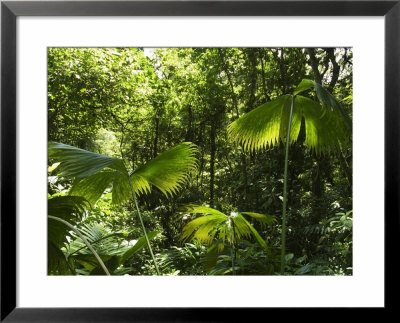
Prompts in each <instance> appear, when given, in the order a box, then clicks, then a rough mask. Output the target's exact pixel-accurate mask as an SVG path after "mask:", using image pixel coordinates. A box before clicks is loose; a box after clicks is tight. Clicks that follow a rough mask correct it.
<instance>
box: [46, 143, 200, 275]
mask: <svg viewBox="0 0 400 323" xmlns="http://www.w3.org/2000/svg"><path fill="white" fill-rule="evenodd" d="M195 153H196V148H195V145H193V144H192V143H189V142H184V143H181V144H179V145H177V146H175V147H173V148H171V149H170V150H168V151H166V152H164V153H162V154H160V155H158V156H157V157H156V158H154V159H153V160H151V161H149V162H148V163H147V164H145V165H143V166H141V167H139V168H138V169H136V170H134V171H133V172H128V170H127V169H126V167H125V164H124V162H123V160H122V159H118V158H112V157H108V156H104V155H100V154H96V153H93V152H90V151H86V150H83V149H80V148H76V147H72V146H68V145H65V144H61V143H55V142H50V143H49V157H50V158H54V159H55V160H56V161H57V162H59V165H58V166H57V168H56V171H57V172H58V174H59V175H61V176H66V177H70V178H73V179H74V180H75V181H74V183H73V185H72V188H71V190H70V194H73V195H81V196H84V197H85V198H86V199H87V200H88V201H89V202H90V203H91V204H92V205H93V204H95V203H96V201H97V200H98V199H99V198H100V197H101V195H102V194H103V192H104V191H105V190H106V189H107V188H108V187H112V201H113V203H115V204H120V203H123V202H126V201H127V200H129V199H131V198H133V200H134V201H135V205H136V208H137V212H138V217H139V220H140V223H141V225H142V229H143V232H144V236H145V239H146V241H147V244H148V247H149V251H150V254H151V256H152V258H153V261H154V264H155V266H156V270H157V272H158V273H160V272H159V270H158V267H157V263H156V261H155V258H154V255H153V251H152V249H151V246H150V241H149V239H148V236H147V233H146V229H145V227H144V224H143V221H142V217H141V214H140V210H139V207H138V205H137V201H136V196H135V195H136V194H141V193H145V192H149V191H150V185H151V184H152V185H154V186H156V187H157V188H159V189H160V190H161V191H162V192H163V193H164V194H165V195H167V196H168V195H172V194H174V193H176V192H177V191H178V189H179V188H181V186H182V184H183V183H184V182H185V180H186V178H187V175H188V174H189V172H190V171H192V170H193V169H194V168H195V167H196V157H195Z"/></svg>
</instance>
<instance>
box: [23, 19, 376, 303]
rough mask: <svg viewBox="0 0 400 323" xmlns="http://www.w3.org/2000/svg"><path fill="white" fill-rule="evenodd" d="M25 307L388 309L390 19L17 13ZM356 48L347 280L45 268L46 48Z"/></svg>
mask: <svg viewBox="0 0 400 323" xmlns="http://www.w3.org/2000/svg"><path fill="white" fill-rule="evenodd" d="M17 26H18V27H17V28H18V70H17V73H18V126H17V127H18V132H17V133H18V138H17V140H18V141H17V142H18V178H17V180H18V189H19V192H18V216H17V225H18V239H17V240H18V241H17V247H18V273H17V277H18V303H17V305H18V306H19V307H52V306H55V307H92V306H98V307H109V306H110V307H112V306H115V307H147V306H151V307H152V306H161V307H163V306H166V307H170V306H175V307H187V306H218V307H220V306H224V307H225V306H227V307H229V306H234V307H236V306H249V307H276V306H285V307H287V306H289V307H292V306H293V307H302V306H349V307H353V306H383V305H384V304H383V292H384V290H383V285H384V280H383V273H384V271H383V270H384V267H383V260H384V258H383V250H384V249H383V247H384V244H383V238H384V235H383V230H384V206H383V205H384V202H383V201H384V185H383V183H384V182H383V179H384V176H383V171H384V163H383V156H384V72H383V68H384V40H383V39H384V37H383V36H384V19H383V18H381V17H379V18H369V17H360V18H305V17H301V18H280V17H261V18H260V17H257V18H253V17H252V18H246V17H244V18H236V17H227V18H183V17H178V18H169V17H163V18H147V17H143V18H65V17H64V18H59V17H57V18H54V17H52V18H40V17H18V25H17ZM51 46H63V47H69V46H81V47H89V46H95V47H106V46H123V47H183V46H196V47H201V46H207V47H217V46H223V47H246V46H249V47H275V46H279V47H307V46H309V47H311V46H313V47H327V46H334V47H345V46H346V47H347V46H352V47H353V48H354V111H353V119H354V128H353V131H354V132H353V139H354V141H353V144H354V150H353V155H354V159H353V161H354V164H353V169H354V170H353V172H354V173H353V174H354V187H353V189H354V258H353V261H354V263H353V268H354V274H353V276H347V277H306V276H304V277H277V276H256V277H254V276H253V277H251V276H244V277H243V276H242V277H239V276H236V277H171V276H164V277H140V276H129V277H127V276H122V277H117V276H114V277H83V276H81V277H54V276H53V277H49V276H47V275H46V272H47V267H46V264H47V258H46V252H47V232H46V228H47V220H46V219H47V217H46V215H47V214H46V213H47V212H46V208H47V103H46V97H47V83H46V82H47V61H46V59H47V57H46V55H47V47H51Z"/></svg>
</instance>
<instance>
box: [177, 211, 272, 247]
mask: <svg viewBox="0 0 400 323" xmlns="http://www.w3.org/2000/svg"><path fill="white" fill-rule="evenodd" d="M185 212H186V213H192V214H207V215H203V216H200V217H198V218H196V219H194V220H192V221H190V222H189V223H187V224H186V225H185V226H184V227H183V229H182V236H181V239H182V240H184V241H186V240H189V239H197V240H199V241H201V242H202V243H205V244H208V245H209V244H211V243H212V241H213V240H214V238H216V237H218V239H219V240H220V241H221V242H222V243H224V242H225V241H227V242H228V243H234V242H235V241H236V240H237V239H240V238H241V237H246V238H248V237H250V236H254V237H255V239H256V240H257V242H258V243H259V244H260V245H261V246H262V247H263V248H267V245H266V242H265V241H264V240H263V239H262V238H261V236H260V235H259V234H258V232H257V231H256V230H255V229H254V227H253V226H252V225H251V224H250V223H249V222H248V221H247V220H246V219H245V218H244V217H243V216H242V214H246V215H249V216H251V217H253V218H255V219H256V220H258V221H259V222H261V223H264V224H268V225H269V224H272V223H274V222H275V221H276V220H275V217H273V216H269V215H264V214H259V213H253V212H243V213H242V214H240V213H235V214H232V215H230V216H227V215H225V214H224V213H222V212H220V211H218V210H215V209H213V208H210V207H206V206H202V205H195V204H189V205H186V206H185ZM231 223H232V227H230V225H231ZM230 230H232V231H230ZM230 232H232V240H233V241H231V238H230Z"/></svg>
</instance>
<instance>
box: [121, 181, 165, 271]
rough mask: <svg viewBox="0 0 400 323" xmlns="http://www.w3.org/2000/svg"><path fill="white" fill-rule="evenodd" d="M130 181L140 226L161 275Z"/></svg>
mask: <svg viewBox="0 0 400 323" xmlns="http://www.w3.org/2000/svg"><path fill="white" fill-rule="evenodd" d="M128 180H129V186H130V188H131V193H132V197H133V200H134V201H135V206H136V210H137V213H138V217H139V220H140V224H141V225H142V230H143V233H144V236H145V238H146V242H147V246H148V247H149V251H150V255H151V258H153V262H154V265H155V267H156V271H157V274H158V275H161V274H160V270H159V269H158V265H157V262H156V258H155V257H154V254H153V249H151V245H150V240H149V237H148V236H147V233H146V228H145V227H144V223H143V219H142V215H141V213H140V210H139V206H138V203H137V200H136V194H135V191H134V190H133V186H132V182H131V177H130V176H128Z"/></svg>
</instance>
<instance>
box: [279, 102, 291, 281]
mask: <svg viewBox="0 0 400 323" xmlns="http://www.w3.org/2000/svg"><path fill="white" fill-rule="evenodd" d="M293 106H294V96H292V104H291V107H290V114H289V121H288V131H287V135H286V146H285V170H284V175H283V211H282V249H281V275H283V274H284V272H285V253H286V251H285V248H286V206H287V177H288V176H287V173H288V160H289V145H290V130H291V128H292V116H293Z"/></svg>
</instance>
